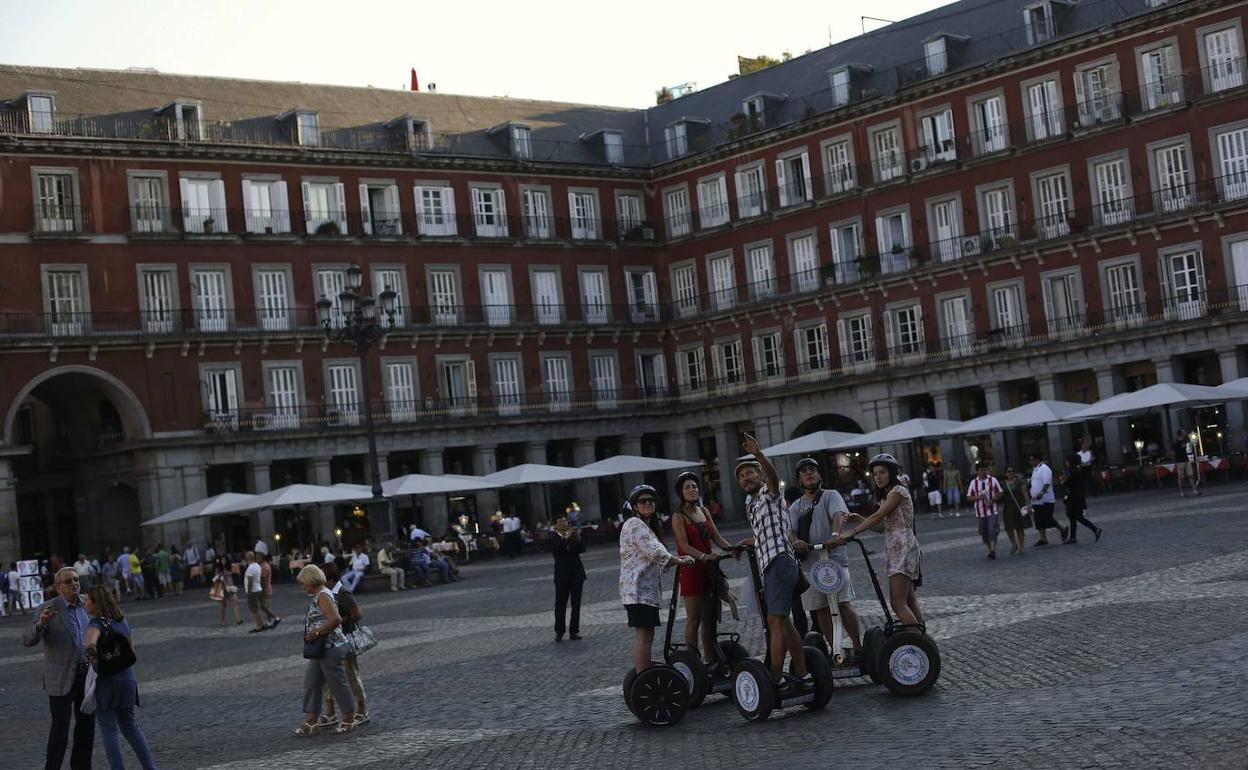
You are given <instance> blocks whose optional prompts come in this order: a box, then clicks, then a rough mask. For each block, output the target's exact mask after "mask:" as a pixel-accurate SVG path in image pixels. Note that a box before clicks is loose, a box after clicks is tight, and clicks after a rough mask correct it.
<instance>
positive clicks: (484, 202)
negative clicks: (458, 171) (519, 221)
mask: <svg viewBox="0 0 1248 770" xmlns="http://www.w3.org/2000/svg"><path fill="white" fill-rule="evenodd" d="M472 221H473V224H474V225H475V226H476V233H477V237H478V238H506V237H507V206H506V202H505V200H504V198H503V191H502V188H499V187H473V188H472Z"/></svg>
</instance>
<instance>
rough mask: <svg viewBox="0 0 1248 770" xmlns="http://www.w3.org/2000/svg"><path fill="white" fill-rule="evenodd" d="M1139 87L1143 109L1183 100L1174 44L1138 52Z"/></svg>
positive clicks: (1171, 104) (1179, 102) (1181, 75)
mask: <svg viewBox="0 0 1248 770" xmlns="http://www.w3.org/2000/svg"><path fill="white" fill-rule="evenodd" d="M1140 88H1141V90H1142V91H1143V97H1144V98H1143V102H1144V108H1145V109H1149V110H1158V109H1161V108H1163V107H1170V106H1173V105H1176V104H1181V103H1182V102H1183V73H1182V70H1181V69H1180V66H1179V63H1178V52H1177V51H1176V50H1175V48H1174V46H1172V45H1163V46H1161V47H1159V48H1154V49H1152V50H1150V51H1145V52H1144V53H1142V54H1140Z"/></svg>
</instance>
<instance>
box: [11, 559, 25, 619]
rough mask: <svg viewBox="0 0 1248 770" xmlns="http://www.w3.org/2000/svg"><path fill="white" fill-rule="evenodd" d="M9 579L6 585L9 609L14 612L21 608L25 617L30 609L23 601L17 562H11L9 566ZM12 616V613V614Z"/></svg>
mask: <svg viewBox="0 0 1248 770" xmlns="http://www.w3.org/2000/svg"><path fill="white" fill-rule="evenodd" d="M7 577H8V580H7V581H6V583H7V584H8V592H9V607H10V608H12V610H16V609H17V608H18V607H21V609H22V614H23V615H25V614H26V612H27V610H28V608H27V607H26V602H24V601H22V591H21V586H22V578H21V575H19V574H18V572H17V562H11V563H10V564H9V573H8V575H7ZM10 614H12V613H11V612H10Z"/></svg>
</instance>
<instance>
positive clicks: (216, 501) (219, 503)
mask: <svg viewBox="0 0 1248 770" xmlns="http://www.w3.org/2000/svg"><path fill="white" fill-rule="evenodd" d="M254 497H255V495H244V494H240V493H238V492H222V493H221V494H219V495H213V496H212V497H205V498H204V499H203V500H197V501H195V502H193V503H187V504H186V505H184V506H182V507H181V508H175V509H174V510H172V511H169V512H168V513H162V514H161V515H159V516H157V517H156V518H154V519H150V520H148V521H145V522H143V526H145V527H150V526H153V525H156V524H172V523H173V522H175V521H184V520H186V519H193V518H195V517H197V516H212V515H214V514H217V513H222V512H223V511H224V509H226V508H229V507H230V506H232V505H236V504H239V503H243V502H246V501H248V500H250V499H252V498H254Z"/></svg>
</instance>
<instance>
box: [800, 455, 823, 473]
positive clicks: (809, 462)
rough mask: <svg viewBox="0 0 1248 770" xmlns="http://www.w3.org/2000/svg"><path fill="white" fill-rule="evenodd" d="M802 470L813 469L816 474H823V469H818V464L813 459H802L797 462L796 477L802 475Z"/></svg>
mask: <svg viewBox="0 0 1248 770" xmlns="http://www.w3.org/2000/svg"><path fill="white" fill-rule="evenodd" d="M803 468H814V469H815V472H816V473H823V469H822V468H820V467H819V462H818V461H817V460H815V458H813V457H803V458H802V459H800V460H798V461H797V471H796V473H797V475H799V476H800V475H802V469H803Z"/></svg>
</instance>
